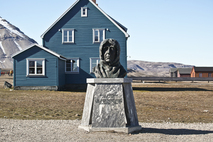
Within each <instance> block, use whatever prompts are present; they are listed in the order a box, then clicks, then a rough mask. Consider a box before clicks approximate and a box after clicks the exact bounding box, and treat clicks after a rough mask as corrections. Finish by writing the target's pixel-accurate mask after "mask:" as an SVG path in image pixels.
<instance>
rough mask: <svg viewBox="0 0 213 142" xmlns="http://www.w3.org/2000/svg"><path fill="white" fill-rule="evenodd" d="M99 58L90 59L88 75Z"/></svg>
mask: <svg viewBox="0 0 213 142" xmlns="http://www.w3.org/2000/svg"><path fill="white" fill-rule="evenodd" d="M99 61H100V58H90V73H92V71H93V68H94V67H95V66H97V65H98V63H99Z"/></svg>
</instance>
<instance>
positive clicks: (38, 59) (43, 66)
mask: <svg viewBox="0 0 213 142" xmlns="http://www.w3.org/2000/svg"><path fill="white" fill-rule="evenodd" d="M30 61H34V62H35V71H34V72H35V73H34V74H31V73H29V62H30ZM37 61H42V74H37ZM26 64H27V65H26V73H27V74H26V75H27V76H45V59H44V58H27V59H26Z"/></svg>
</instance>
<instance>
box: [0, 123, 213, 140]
mask: <svg viewBox="0 0 213 142" xmlns="http://www.w3.org/2000/svg"><path fill="white" fill-rule="evenodd" d="M79 125H80V120H9V119H0V141H1V142H4V141H6V142H8V141H16V142H29V141H30V142H41V141H42V142H52V141H57V142H60V141H61V142H66V141H70V142H72V141H78V142H84V141H95V142H99V141H110V142H112V141H122V142H124V141H146V142H162V141H164V142H167V141H168V142H171V141H172V142H181V141H182V142H187V141H188V142H192V141H193V142H201V141H202V142H204V141H205V142H213V124H212V123H210V124H202V123H201V124H200V123H193V124H183V123H140V125H141V126H142V127H143V129H142V130H141V131H140V132H138V133H135V134H124V133H113V132H90V133H88V132H86V131H84V130H81V129H78V126H79Z"/></svg>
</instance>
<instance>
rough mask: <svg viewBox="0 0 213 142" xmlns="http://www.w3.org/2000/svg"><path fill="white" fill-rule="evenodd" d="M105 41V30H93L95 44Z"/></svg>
mask: <svg viewBox="0 0 213 142" xmlns="http://www.w3.org/2000/svg"><path fill="white" fill-rule="evenodd" d="M103 40H105V29H93V43H95V42H96V43H97V42H102V41H103Z"/></svg>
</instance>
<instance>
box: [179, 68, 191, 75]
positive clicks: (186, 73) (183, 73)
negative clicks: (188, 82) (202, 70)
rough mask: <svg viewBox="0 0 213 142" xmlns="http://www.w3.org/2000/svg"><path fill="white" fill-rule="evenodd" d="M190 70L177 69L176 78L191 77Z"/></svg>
mask: <svg viewBox="0 0 213 142" xmlns="http://www.w3.org/2000/svg"><path fill="white" fill-rule="evenodd" d="M191 71H192V68H178V69H177V77H191Z"/></svg>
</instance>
